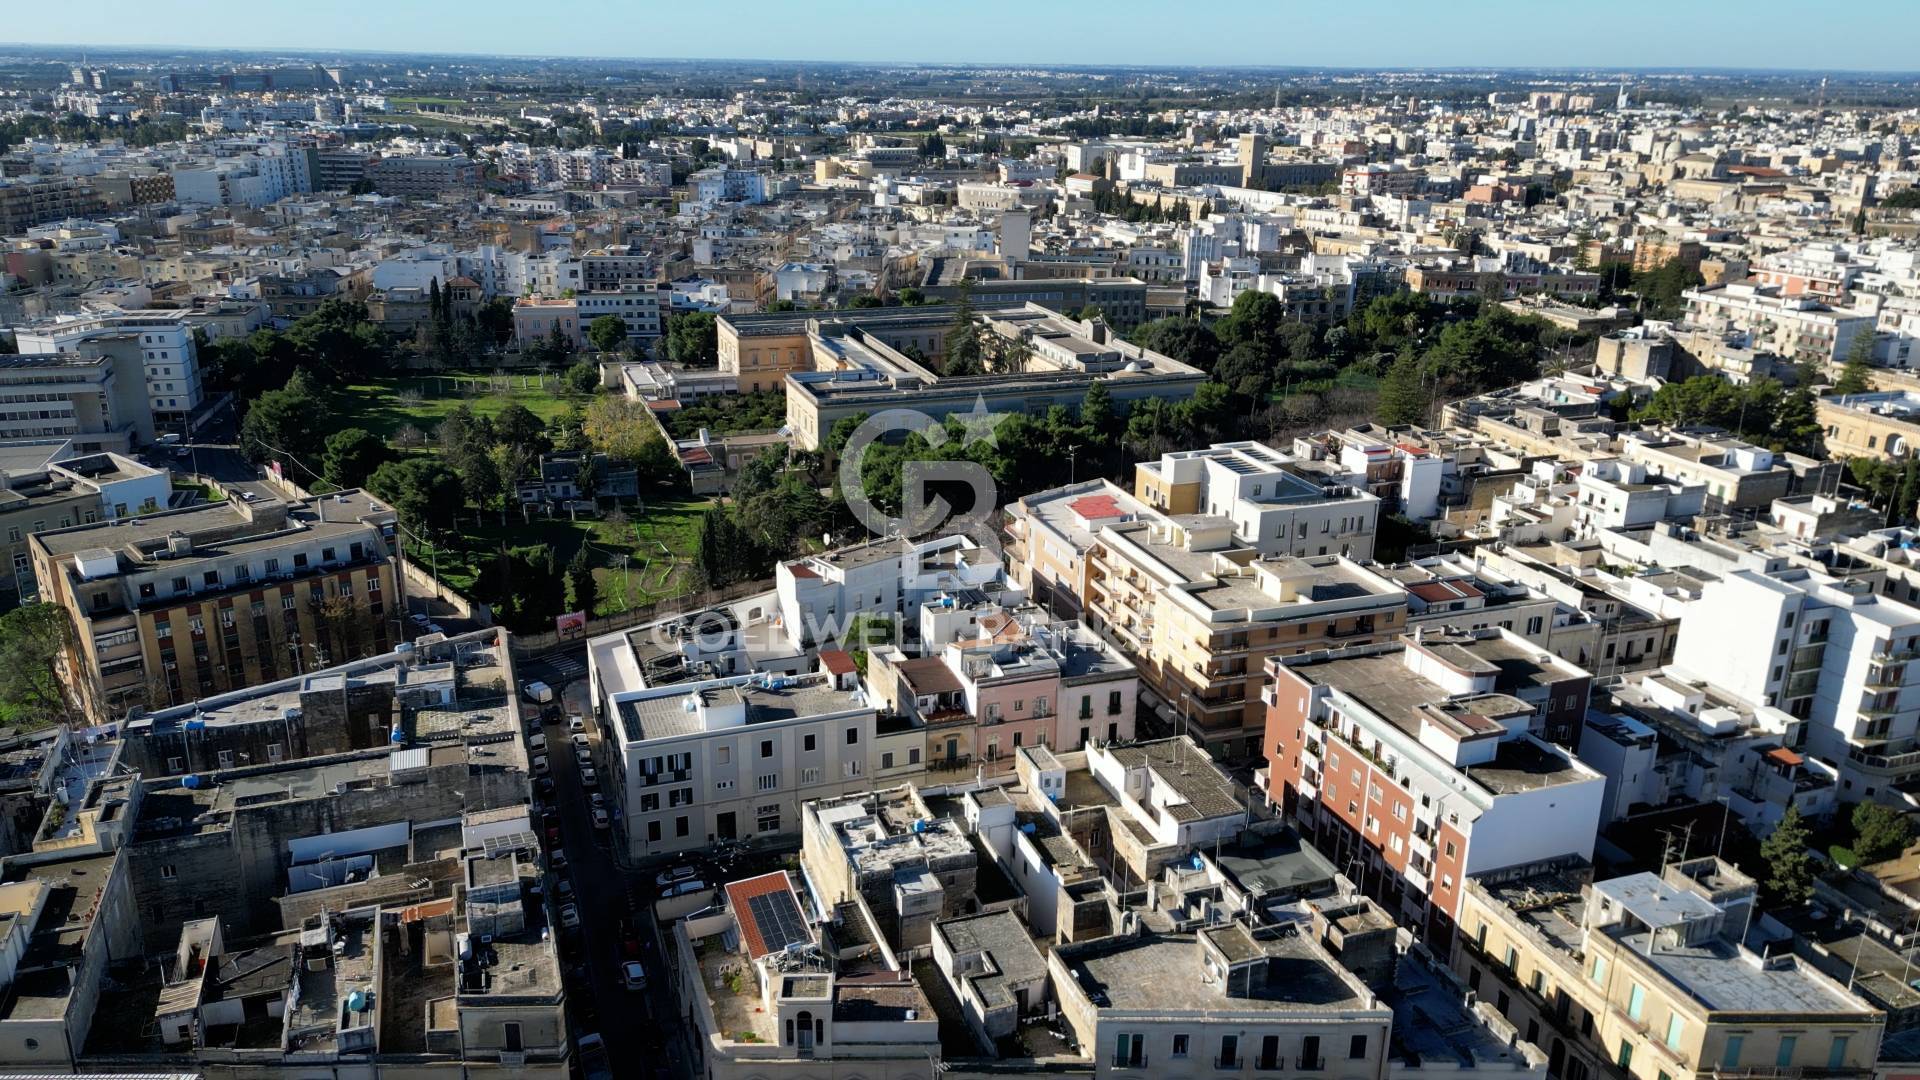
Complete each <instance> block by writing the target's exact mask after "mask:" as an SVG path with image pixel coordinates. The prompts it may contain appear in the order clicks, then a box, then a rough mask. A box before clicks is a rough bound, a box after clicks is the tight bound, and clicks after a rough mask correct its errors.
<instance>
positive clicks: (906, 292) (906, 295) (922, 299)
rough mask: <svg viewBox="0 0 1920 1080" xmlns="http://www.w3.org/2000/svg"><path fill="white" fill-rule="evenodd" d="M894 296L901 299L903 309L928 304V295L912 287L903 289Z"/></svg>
mask: <svg viewBox="0 0 1920 1080" xmlns="http://www.w3.org/2000/svg"><path fill="white" fill-rule="evenodd" d="M893 295H894V296H895V297H897V298H898V299H899V301H900V306H901V307H919V306H920V305H921V304H924V303H926V302H927V294H926V293H924V292H921V291H920V290H919V289H916V288H914V287H913V286H912V285H909V286H907V287H906V288H904V289H901V290H900V291H899V292H896V293H894V294H893Z"/></svg>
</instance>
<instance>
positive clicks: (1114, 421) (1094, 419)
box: [1080, 379, 1120, 439]
mask: <svg viewBox="0 0 1920 1080" xmlns="http://www.w3.org/2000/svg"><path fill="white" fill-rule="evenodd" d="M1080 424H1081V426H1083V427H1085V428H1087V429H1088V430H1090V431H1091V432H1093V434H1094V435H1095V436H1097V437H1099V438H1101V439H1111V438H1113V437H1114V436H1115V435H1118V434H1119V433H1120V414H1119V413H1117V412H1115V411H1114V407H1113V391H1111V390H1109V389H1107V384H1106V382H1105V381H1103V380H1100V379H1095V380H1094V381H1093V382H1091V383H1088V384H1087V394H1086V396H1085V397H1084V398H1082V399H1081V400H1080Z"/></svg>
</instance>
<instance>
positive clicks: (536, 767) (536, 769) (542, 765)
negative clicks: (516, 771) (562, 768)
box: [533, 754, 551, 776]
mask: <svg viewBox="0 0 1920 1080" xmlns="http://www.w3.org/2000/svg"><path fill="white" fill-rule="evenodd" d="M550 771H551V769H550V767H549V766H548V765H547V755H545V754H535V755H533V775H535V776H545V775H547V773H548V772H550Z"/></svg>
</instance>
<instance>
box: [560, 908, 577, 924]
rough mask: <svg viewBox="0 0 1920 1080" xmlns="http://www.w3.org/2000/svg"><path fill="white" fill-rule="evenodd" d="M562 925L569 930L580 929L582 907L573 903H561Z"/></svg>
mask: <svg viewBox="0 0 1920 1080" xmlns="http://www.w3.org/2000/svg"><path fill="white" fill-rule="evenodd" d="M560 925H561V926H563V927H565V928H567V929H568V930H578V929H580V909H579V908H578V907H575V906H574V905H572V904H561V905H560Z"/></svg>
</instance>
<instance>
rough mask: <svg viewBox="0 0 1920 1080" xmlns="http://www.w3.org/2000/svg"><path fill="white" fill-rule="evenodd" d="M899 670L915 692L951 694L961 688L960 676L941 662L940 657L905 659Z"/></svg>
mask: <svg viewBox="0 0 1920 1080" xmlns="http://www.w3.org/2000/svg"><path fill="white" fill-rule="evenodd" d="M898 670H899V672H900V677H901V678H902V679H905V680H906V683H907V688H908V689H910V690H912V691H913V692H914V693H915V694H951V693H956V692H958V691H959V689H960V679H959V677H958V676H956V675H955V674H954V673H953V669H952V668H949V667H948V666H947V665H945V664H943V663H941V662H940V659H939V657H935V656H926V657H921V658H920V659H918V660H904V661H902V662H901V663H900V665H899V669H898Z"/></svg>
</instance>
